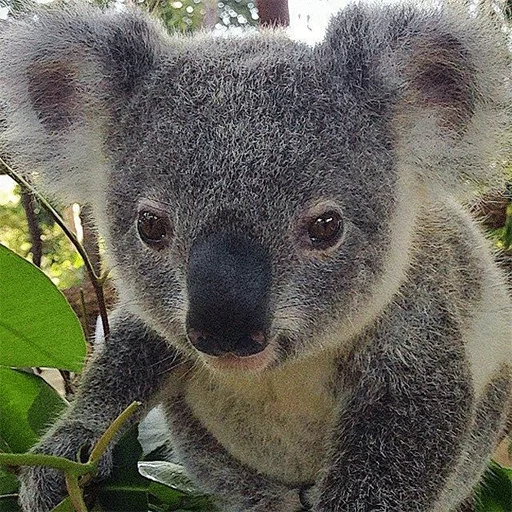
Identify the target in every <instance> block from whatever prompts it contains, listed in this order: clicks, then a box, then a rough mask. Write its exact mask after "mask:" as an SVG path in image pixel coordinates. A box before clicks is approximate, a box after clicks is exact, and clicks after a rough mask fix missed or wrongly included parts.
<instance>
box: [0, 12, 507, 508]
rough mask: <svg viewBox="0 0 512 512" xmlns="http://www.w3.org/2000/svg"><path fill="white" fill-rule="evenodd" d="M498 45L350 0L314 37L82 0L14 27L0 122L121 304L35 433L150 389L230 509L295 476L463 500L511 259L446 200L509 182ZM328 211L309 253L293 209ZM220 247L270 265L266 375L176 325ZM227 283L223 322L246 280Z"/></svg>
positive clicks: (378, 501) (375, 495)
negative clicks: (214, 353)
mask: <svg viewBox="0 0 512 512" xmlns="http://www.w3.org/2000/svg"><path fill="white" fill-rule="evenodd" d="M504 53H505V50H504V45H503V43H502V42H501V41H500V37H499V35H498V34H497V31H495V30H494V29H493V27H491V26H490V23H488V22H486V21H485V20H482V19H474V18H470V17H469V16H467V15H465V14H463V13H460V12H459V13H457V12H450V11H443V10H441V9H438V8H426V7H423V8H413V7H410V6H395V7H372V8H370V7H362V6H357V7H356V6H352V7H349V8H347V9H346V10H345V11H343V12H342V13H340V14H339V15H338V16H337V17H335V18H334V19H333V20H332V22H331V25H330V28H329V29H328V33H327V36H326V39H325V41H324V42H323V43H321V44H319V45H318V46H317V47H315V48H310V47H308V46H305V45H302V44H299V43H295V42H291V41H289V40H288V39H287V38H286V37H285V36H284V35H283V34H281V33H279V32H263V33H261V34H259V35H249V36H247V37H244V38H240V39H229V38H215V37H213V36H210V35H207V34H200V35H197V36H195V37H192V38H181V37H178V36H175V37H169V36H167V35H165V34H164V32H163V31H162V29H161V28H160V27H159V26H158V25H157V24H156V23H155V22H153V21H151V20H148V19H146V17H145V16H143V15H142V14H139V13H135V12H132V11H127V12H122V13H115V12H111V11H107V12H106V13H100V12H99V11H98V10H96V9H94V8H92V7H85V6H76V5H72V6H70V7H62V6H61V7H59V8H51V9H44V10H40V11H38V13H37V18H36V19H32V18H30V17H29V18H25V19H24V20H19V21H16V22H13V23H12V24H10V26H9V27H8V28H7V29H4V30H3V32H2V34H1V35H0V69H1V70H2V72H1V75H0V105H5V107H3V110H4V111H3V112H2V114H1V115H0V117H1V118H5V120H6V122H5V128H4V129H3V132H2V134H1V138H0V140H2V141H3V143H4V144H5V146H6V149H7V151H8V152H9V155H10V157H11V158H12V161H13V162H14V164H15V165H16V166H17V167H19V168H20V169H24V170H28V171H29V172H32V177H33V179H34V180H39V182H40V183H41V187H42V188H43V189H44V190H46V191H47V193H49V194H53V195H54V196H55V197H56V198H58V199H60V200H61V201H82V202H90V203H91V205H92V208H93V211H94V216H95V219H96V222H97V224H98V228H99V230H100V232H101V234H102V235H103V236H104V238H105V240H106V243H107V248H108V253H109V258H110V264H111V265H112V266H113V268H114V270H115V273H116V276H117V277H116V283H117V287H118V289H119V292H120V296H121V301H120V305H119V307H118V312H117V317H116V320H115V322H114V326H113V329H112V336H111V339H110V340H109V341H108V343H107V344H106V347H105V349H104V350H103V351H102V353H101V354H99V355H97V356H96V358H95V359H94V361H92V362H91V364H90V366H89V369H88V371H87V373H86V376H85V378H84V382H83V384H82V386H81V388H80V391H79V392H78V396H77V399H76V401H75V402H74V404H73V405H72V407H71V409H70V411H69V412H68V413H67V414H66V416H65V417H64V418H62V419H61V420H60V421H59V423H58V424H57V425H56V426H55V428H54V429H52V430H51V431H50V432H49V433H48V435H47V436H46V437H45V439H44V440H43V441H42V443H41V444H40V445H38V446H37V447H35V450H39V451H44V452H52V453H53V452H56V453H60V454H62V453H65V454H69V455H70V456H72V455H73V453H75V452H76V448H77V447H78V446H80V445H81V444H83V443H84V442H85V443H90V442H91V441H92V440H94V439H95V438H96V437H97V436H98V435H99V433H100V432H101V431H102V430H103V429H104V428H105V426H106V425H107V424H108V423H109V422H110V421H111V420H112V419H113V418H114V417H115V415H116V414H117V413H118V412H119V411H120V410H121V409H122V408H123V407H124V406H125V405H127V404H128V403H129V402H130V401H132V400H133V399H136V398H137V399H142V400H145V401H147V400H150V399H152V400H157V399H159V400H161V401H162V402H163V404H164V405H165V408H166V413H167V418H168V423H169V429H170V433H171V437H172V439H173V443H174V445H175V450H176V453H177V454H178V455H179V456H180V457H181V458H182V460H183V462H184V463H185V465H186V467H187V468H188V470H189V472H190V474H191V476H192V477H193V478H194V479H195V480H196V482H197V483H198V485H199V486H200V487H202V488H203V489H204V490H206V491H209V492H212V493H214V494H216V495H217V496H218V497H219V503H221V504H222V506H223V507H224V508H225V509H227V510H233V511H246V510H247V511H253V512H256V511H269V512H289V511H294V510H299V509H300V508H301V507H302V505H301V502H300V499H299V492H300V493H301V494H302V495H303V497H304V495H305V494H307V497H308V500H309V501H310V505H311V509H312V510H314V511H315V512H334V511H340V512H341V511H346V512H349V511H350V512H356V511H357V512H362V511H370V510H372V511H401V512H407V511H416V512H420V511H421V512H447V510H457V508H458V507H459V506H461V504H462V502H463V501H465V500H466V499H467V498H468V497H469V496H470V495H471V491H472V488H473V487H474V485H475V484H476V483H477V481H478V479H479V477H480V475H481V473H482V471H483V469H484V467H485V464H486V462H487V460H488V459H489V457H490V455H491V453H492V451H493V449H494V447H495V446H496V444H497V443H498V441H499V439H500V437H501V436H502V435H503V431H504V428H505V421H506V410H507V404H506V402H507V400H508V398H507V397H509V396H510V387H511V380H512V375H511V362H512V357H511V356H512V354H511V351H512V347H511V340H512V332H511V331H512V329H511V325H512V306H511V299H510V293H509V291H508V290H507V288H506V286H505V284H504V282H505V276H504V275H503V274H502V273H501V272H500V271H499V270H498V268H497V266H496V265H495V263H494V261H493V257H492V254H491V251H490V249H489V247H488V244H487V241H486V240H485V238H484V237H483V235H482V233H481V232H480V229H479V228H478V226H476V225H475V223H474V221H473V220H472V219H471V218H470V217H469V215H468V214H467V213H466V212H465V211H464V210H463V209H462V208H461V207H460V206H459V205H458V204H457V203H456V201H455V199H454V197H455V196H458V195H459V194H460V193H464V194H466V193H467V192H468V190H469V191H470V192H471V190H472V187H473V186H474V182H478V183H481V182H487V183H488V184H491V185H493V184H496V183H498V182H499V178H500V176H499V174H500V173H499V167H498V166H496V165H494V166H491V165H490V164H491V163H492V162H493V161H495V160H498V159H499V158H500V156H501V152H500V151H501V149H500V148H501V143H502V141H503V137H504V136H505V132H506V128H507V121H506V120H507V109H508V106H509V104H508V101H509V99H508V97H507V91H506V87H505V86H504V85H503V84H504V83H506V79H505V77H506V76H507V73H508V70H507V68H506V65H505V59H504V57H503V55H504ZM146 209H149V210H150V211H152V212H158V214H159V215H161V216H164V217H166V218H167V219H168V224H169V226H170V228H169V230H170V231H171V227H172V233H171V232H170V233H169V239H168V241H167V243H166V245H165V247H163V248H160V249H158V250H157V249H154V248H150V246H148V245H147V244H144V243H143V242H142V240H141V238H140V237H139V235H138V233H137V218H138V212H139V211H140V210H142V211H144V210H146ZM326 211H335V212H339V213H340V214H342V215H343V218H344V226H345V230H344V234H343V236H342V237H341V238H340V239H339V240H338V241H337V243H336V244H334V245H333V246H332V247H330V248H327V249H322V250H318V249H315V248H313V247H312V246H311V244H310V243H309V238H308V235H307V228H306V226H307V223H308V222H310V220H311V219H315V218H316V216H318V215H321V214H322V213H324V212H326ZM211 239H215V240H216V242H215V243H217V244H218V243H219V240H226V241H227V242H226V247H225V248H224V249H223V250H225V254H228V255H229V257H230V258H233V259H232V262H233V263H232V264H233V265H234V266H236V265H237V264H238V263H237V261H239V260H240V256H239V255H238V256H237V254H236V251H237V248H236V243H235V242H234V241H236V240H244V244H245V245H244V244H242V246H244V247H257V248H258V250H259V251H260V252H261V255H262V256H261V258H260V257H258V258H260V260H261V261H263V260H264V262H265V265H267V263H268V264H269V268H270V276H271V277H270V280H269V283H267V281H266V280H264V281H258V283H259V284H258V286H260V288H261V286H262V285H261V283H263V282H264V283H267V284H265V286H266V288H265V290H264V293H263V292H262V296H265V301H268V306H267V305H266V306H265V311H266V314H267V317H268V325H266V326H265V329H266V330H265V336H266V340H268V348H267V349H265V352H263V354H266V355H264V356H262V357H264V359H263V360H264V364H262V366H265V367H264V368H260V369H259V370H255V369H253V370H246V371H243V370H240V369H239V370H236V369H231V370H230V371H222V370H221V369H219V367H216V366H215V364H216V361H218V360H214V358H210V359H208V358H207V357H206V356H205V355H204V354H202V353H200V352H198V351H197V350H196V349H195V348H194V347H193V346H192V345H191V343H190V342H189V341H188V339H187V322H188V318H189V315H188V313H189V311H190V308H191V307H192V306H194V307H195V306H197V304H195V305H191V304H190V302H191V297H192V294H190V293H189V290H187V283H188V285H190V283H194V282H195V281H197V279H195V280H194V279H190V276H189V274H188V272H189V266H188V262H189V260H190V261H192V259H193V258H192V257H195V256H196V253H195V252H194V251H195V250H196V249H195V248H194V247H196V245H194V242H197V241H198V240H201V241H202V242H201V243H202V244H203V247H204V243H206V242H204V241H205V240H206V241H208V240H211ZM237 258H238V260H237ZM211 259H212V261H208V258H207V256H205V255H204V253H203V255H202V259H200V260H197V259H194V261H205V265H208V268H207V269H206V271H204V272H203V273H204V275H205V277H204V278H201V279H202V280H207V279H208V274H209V273H210V272H211V273H213V274H212V276H214V277H215V279H219V276H221V273H222V272H225V273H227V274H226V275H228V277H229V276H230V275H231V274H230V272H231V270H230V266H229V265H227V264H226V262H224V261H223V262H222V263H223V264H222V265H220V264H219V262H216V261H215V260H214V253H213V252H212V257H211ZM253 259H254V258H253ZM253 259H251V258H245V259H244V261H245V264H246V265H250V262H251V261H253ZM230 261H231V260H230ZM258 261H259V260H258ZM262 265H263V263H262ZM261 268H263V266H262V267H261ZM265 268H267V267H266V266H265ZM233 275H238V274H236V273H233V274H232V275H231V277H232V276H233ZM195 277H197V276H195ZM215 279H213V278H212V282H215ZM237 279H238V281H239V282H238V287H239V289H236V290H234V291H230V289H229V287H226V289H224V290H223V293H224V294H225V295H227V296H223V297H222V299H223V300H222V301H219V303H222V304H227V306H225V309H227V310H228V311H227V312H226V311H223V312H221V313H219V315H221V314H223V315H225V318H224V320H223V321H225V319H226V318H229V314H234V313H235V312H234V309H236V308H235V307H234V306H233V303H236V300H235V298H236V297H243V295H244V293H245V294H247V295H250V293H251V290H253V289H256V288H258V287H257V286H253V285H254V283H255V282H256V281H254V282H251V283H244V282H243V280H242V279H240V278H239V277H238V278H237ZM251 279H255V280H257V279H258V276H253V277H252V278H251ZM226 282H231V281H226ZM207 284H208V283H206V285H207ZM206 285H205V288H204V289H205V290H207V291H208V290H209V288H208V286H206ZM190 286H191V285H190ZM258 289H259V288H258ZM207 291H206V292H204V291H203V292H202V293H203V294H204V293H207ZM216 291H217V293H218V290H212V293H213V294H214V293H215V292H216ZM230 294H232V295H230ZM193 300H194V301H195V302H197V301H198V300H199V302H201V299H200V298H199V299H196V298H194V297H193ZM208 300H209V303H211V302H212V301H211V297H208ZM210 306H211V304H210ZM223 307H224V306H223ZM216 321H217V319H216V318H214V319H212V323H215V322H216ZM219 321H220V320H219ZM269 354H270V355H269ZM247 360H248V358H245V361H247ZM244 364H246V363H244ZM247 364H249V363H247ZM157 397H158V398H157ZM108 471H109V461H108V459H107V460H106V461H105V464H104V471H103V472H104V474H106V473H108ZM22 483H23V485H22V492H21V500H22V503H23V506H24V508H25V509H26V510H30V511H31V512H41V511H45V510H48V508H49V507H50V505H51V504H54V503H55V502H56V501H58V499H59V497H60V495H61V481H60V480H59V479H58V478H57V477H56V475H55V474H53V473H51V472H46V471H40V470H39V471H30V470H29V471H26V472H25V474H24V475H23V477H22ZM305 489H308V492H307V493H306V492H305Z"/></svg>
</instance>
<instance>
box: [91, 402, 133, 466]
mask: <svg viewBox="0 0 512 512" xmlns="http://www.w3.org/2000/svg"><path fill="white" fill-rule="evenodd" d="M141 405H142V404H141V402H132V403H131V404H130V405H129V406H128V407H127V408H126V409H125V410H124V411H123V412H122V413H121V414H120V415H119V416H118V417H117V418H116V419H115V420H114V421H113V422H112V423H111V424H110V425H109V426H108V428H107V430H105V432H103V434H102V436H101V437H100V438H99V439H98V441H97V442H96V444H95V446H94V448H93V449H92V451H91V455H90V456H89V464H96V463H97V462H98V460H99V459H100V457H101V456H102V455H103V453H105V450H106V449H107V446H108V445H109V443H110V441H112V439H113V438H114V436H115V435H116V434H117V432H118V431H119V429H120V428H121V427H122V426H123V425H124V424H125V422H126V420H128V418H129V417H130V416H131V415H132V414H133V413H134V412H135V411H136V410H137V409H138V408H139V407H140V406H141Z"/></svg>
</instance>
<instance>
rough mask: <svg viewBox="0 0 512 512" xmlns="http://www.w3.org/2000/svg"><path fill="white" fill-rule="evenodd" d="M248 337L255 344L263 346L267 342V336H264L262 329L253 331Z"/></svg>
mask: <svg viewBox="0 0 512 512" xmlns="http://www.w3.org/2000/svg"><path fill="white" fill-rule="evenodd" d="M249 338H250V339H251V341H253V342H254V343H255V344H256V345H260V346H265V345H266V344H267V337H266V336H265V333H264V332H263V331H256V332H253V333H252V334H251V335H250V336H249Z"/></svg>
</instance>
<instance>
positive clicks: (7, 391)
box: [0, 367, 66, 453]
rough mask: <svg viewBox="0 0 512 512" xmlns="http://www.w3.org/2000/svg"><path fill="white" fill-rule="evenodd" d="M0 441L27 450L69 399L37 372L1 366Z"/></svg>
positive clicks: (21, 450)
mask: <svg viewBox="0 0 512 512" xmlns="http://www.w3.org/2000/svg"><path fill="white" fill-rule="evenodd" d="M0 396H1V397H2V400H0V441H1V442H2V444H4V445H5V446H7V447H8V448H9V451H12V452H15V453H18V452H20V453H21V452H25V451H27V450H28V449H29V448H30V447H31V446H32V445H34V444H35V443H36V442H37V440H38V439H39V436H40V434H41V431H42V430H43V429H44V428H45V427H47V426H48V425H50V424H51V423H52V422H53V421H54V420H55V417H56V416H57V414H58V413H59V412H60V411H62V409H64V407H65V406H66V402H65V401H64V400H63V399H62V398H61V397H60V396H59V395H58V393H57V392H56V391H54V390H53V388H52V387H51V386H49V385H48V384H47V383H46V382H45V381H44V380H43V379H41V378H40V377H38V376H37V375H33V374H29V373H26V372H22V371H18V370H13V369H11V368H2V367H0Z"/></svg>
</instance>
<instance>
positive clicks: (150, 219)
mask: <svg viewBox="0 0 512 512" xmlns="http://www.w3.org/2000/svg"><path fill="white" fill-rule="evenodd" d="M137 230H138V231H139V235H140V237H141V239H142V241H143V242H144V243H145V244H147V245H149V246H150V247H152V248H156V249H160V248H161V247H163V246H164V245H165V244H166V243H167V241H168V238H169V235H170V233H171V225H170V222H169V219H168V218H167V217H166V216H164V215H157V214H155V213H154V212H150V211H148V210H143V211H141V212H139V218H138V219H137Z"/></svg>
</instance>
